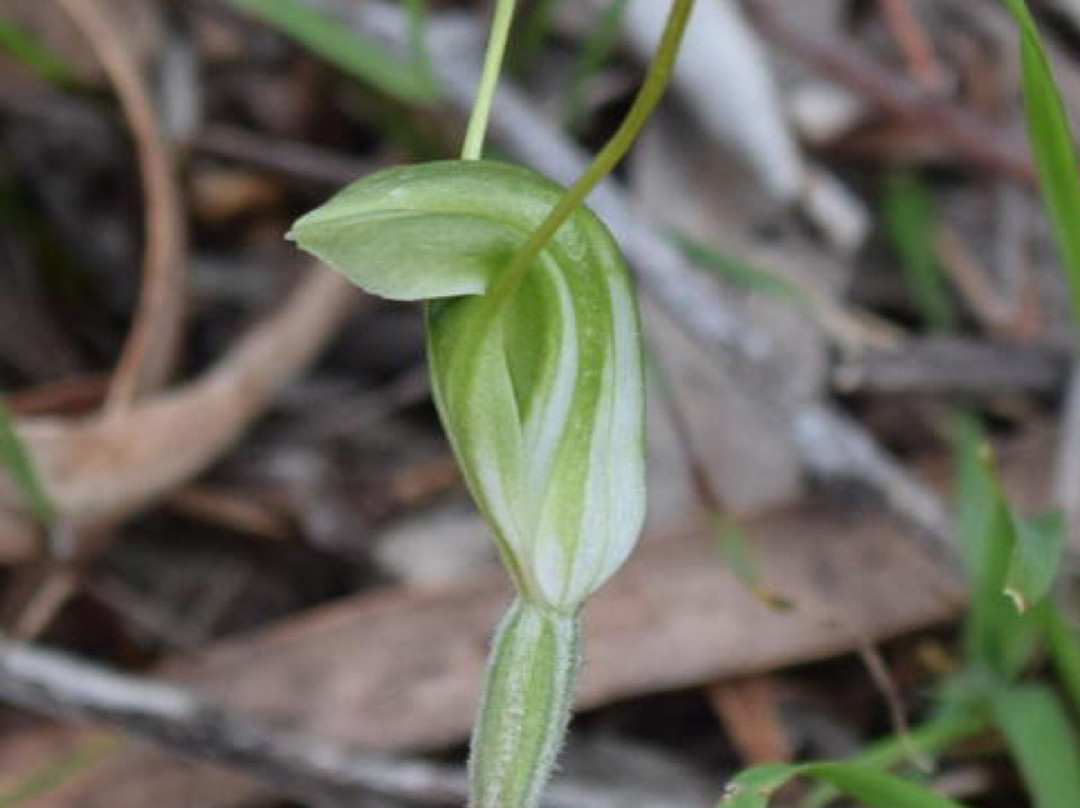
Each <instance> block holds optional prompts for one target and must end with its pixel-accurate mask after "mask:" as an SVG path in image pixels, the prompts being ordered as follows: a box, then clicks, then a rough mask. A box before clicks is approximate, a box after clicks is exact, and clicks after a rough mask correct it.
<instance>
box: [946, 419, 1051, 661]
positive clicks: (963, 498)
mask: <svg viewBox="0 0 1080 808" xmlns="http://www.w3.org/2000/svg"><path fill="white" fill-rule="evenodd" d="M959 426H960V428H959V432H958V442H957V449H956V451H957V473H958V484H957V489H958V495H959V502H958V512H959V520H958V521H959V533H960V537H961V541H962V543H963V550H964V558H965V560H966V563H967V567H968V574H969V575H970V577H971V597H970V604H969V607H968V614H967V620H966V624H965V648H966V654H967V658H968V662H969V664H971V665H974V666H976V667H977V668H979V669H981V670H984V671H989V672H991V673H993V674H994V675H996V676H999V677H1002V678H1004V679H1006V680H1008V679H1011V678H1013V677H1014V676H1016V675H1017V674H1018V673H1019V672H1020V671H1021V670H1022V669H1023V668H1024V666H1025V665H1027V663H1028V661H1029V660H1030V658H1031V656H1032V654H1033V653H1034V651H1035V649H1036V647H1037V646H1038V643H1039V641H1040V638H1041V632H1042V629H1041V626H1040V625H1039V621H1038V620H1037V619H1036V618H1035V617H1033V616H1032V615H1031V614H1030V613H1028V614H1018V613H1017V610H1016V608H1015V607H1014V606H1013V604H1012V603H1011V602H1010V601H1009V599H1008V597H1006V595H1005V590H1006V584H1007V581H1008V575H1009V570H1010V568H1011V565H1012V560H1013V555H1014V551H1015V550H1016V548H1017V546H1018V541H1017V534H1016V524H1017V519H1016V518H1015V517H1014V516H1013V514H1012V512H1011V510H1010V508H1009V504H1008V502H1007V501H1006V499H1005V494H1004V491H1003V490H1002V488H1001V483H1000V481H999V480H998V478H997V474H996V472H995V471H994V468H993V459H992V457H991V455H990V450H989V447H988V446H987V445H986V443H985V442H984V441H983V439H982V435H981V429H980V428H979V426H978V424H977V422H976V421H975V420H974V419H973V418H970V417H964V416H962V417H961V419H960V421H959Z"/></svg>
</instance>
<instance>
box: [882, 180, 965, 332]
mask: <svg viewBox="0 0 1080 808" xmlns="http://www.w3.org/2000/svg"><path fill="white" fill-rule="evenodd" d="M882 209H883V210H882V212H883V214H884V223H885V231H886V233H887V234H888V236H889V240H890V241H891V242H892V245H893V248H894V249H895V251H896V255H897V257H898V258H899V260H900V267H901V269H902V270H903V272H904V277H905V280H906V282H907V286H908V289H909V291H910V292H911V297H912V299H913V300H914V301H915V305H916V307H917V308H918V309H919V312H920V314H921V315H922V318H923V320H924V321H925V322H926V324H927V325H928V326H929V327H930V328H931V329H933V330H934V331H951V330H952V329H953V328H954V327H955V325H956V312H955V311H954V309H953V304H952V300H951V299H950V298H949V293H948V290H947V289H946V287H945V282H944V278H943V277H942V274H941V266H940V264H939V263H938V259H937V254H936V253H935V251H934V220H935V215H934V205H933V201H932V200H931V198H930V195H929V193H927V190H926V187H925V185H924V184H923V183H922V182H921V181H920V180H919V178H918V177H917V176H915V175H914V174H908V173H904V174H894V175H892V176H891V177H890V178H889V180H888V181H887V182H886V183H885V189H884V194H883V197H882Z"/></svg>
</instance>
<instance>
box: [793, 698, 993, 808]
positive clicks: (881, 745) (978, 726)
mask: <svg viewBox="0 0 1080 808" xmlns="http://www.w3.org/2000/svg"><path fill="white" fill-rule="evenodd" d="M988 723H989V718H988V716H987V714H986V710H985V709H979V708H978V707H977V706H976V705H975V704H974V703H972V702H971V701H970V700H963V703H958V704H954V705H953V706H951V707H949V708H947V709H943V710H942V711H941V712H940V714H938V715H936V716H934V717H933V718H931V719H929V720H928V721H926V722H924V723H922V724H920V725H918V726H916V727H912V728H911V729H910V730H909V731H908V732H907V734H906V736H905V737H900V736H897V735H893V736H890V737H888V738H883V739H881V740H879V741H875V742H874V743H872V744H871V745H870V746H868V747H866V748H865V749H863V750H862V751H861V752H859V753H858V754H857V755H855V756H854V757H853V758H851V759H850V760H849V761H845V762H847V763H851V764H853V765H859V766H864V767H866V768H870V769H877V770H879V771H886V770H889V769H893V768H895V767H897V766H900V765H902V764H904V763H907V762H910V761H911V759H912V753H913V752H915V753H917V754H919V755H924V756H930V757H934V756H936V755H939V754H941V752H943V751H944V750H946V749H948V748H949V747H950V746H953V745H954V744H957V743H959V742H960V741H963V740H966V739H967V738H971V737H973V736H975V735H978V734H979V733H980V732H983V731H984V730H985V729H986V727H987V725H988ZM838 796H840V792H839V791H838V790H837V789H836V788H835V787H834V786H832V785H829V784H827V783H826V784H819V785H818V786H817V787H816V788H814V790H813V791H811V792H810V794H809V795H807V798H806V800H805V801H804V804H805V805H807V806H810V808H819V807H820V806H822V805H826V804H828V803H829V802H830V801H832V800H834V799H836V798H837V797H838Z"/></svg>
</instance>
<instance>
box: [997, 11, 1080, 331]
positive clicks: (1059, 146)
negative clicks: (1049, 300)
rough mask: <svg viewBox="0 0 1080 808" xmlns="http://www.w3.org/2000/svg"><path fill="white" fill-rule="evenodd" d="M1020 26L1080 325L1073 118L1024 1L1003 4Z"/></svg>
mask: <svg viewBox="0 0 1080 808" xmlns="http://www.w3.org/2000/svg"><path fill="white" fill-rule="evenodd" d="M1002 2H1003V3H1004V4H1005V6H1006V8H1008V10H1009V11H1010V12H1011V13H1012V15H1013V17H1014V18H1015V19H1016V21H1017V23H1018V24H1019V26H1020V60H1021V63H1020V67H1021V74H1022V83H1023V88H1024V111H1025V114H1026V117H1027V128H1028V136H1029V139H1030V141H1031V151H1032V154H1033V155H1034V156H1035V163H1036V165H1037V167H1038V171H1039V180H1040V184H1041V187H1042V192H1043V198H1044V199H1045V202H1046V207H1047V211H1048V213H1049V215H1050V220H1051V222H1052V224H1053V226H1054V234H1055V236H1056V238H1057V243H1058V249H1059V250H1060V251H1061V257H1062V263H1063V264H1064V268H1065V276H1066V280H1067V281H1068V284H1069V292H1070V297H1071V298H1072V307H1073V316H1074V317H1076V318H1077V321H1078V322H1080V171H1078V168H1077V160H1076V151H1075V148H1074V146H1073V141H1072V133H1071V131H1070V128H1069V119H1068V116H1067V114H1066V112H1065V105H1064V104H1063V103H1062V101H1061V95H1060V93H1059V92H1058V89H1057V83H1056V81H1055V80H1054V74H1053V70H1052V69H1051V67H1050V60H1049V59H1048V58H1047V56H1046V52H1045V51H1044V50H1043V47H1042V42H1041V41H1040V38H1039V29H1038V28H1037V27H1036V25H1035V20H1034V18H1033V17H1032V16H1031V12H1030V11H1029V10H1028V7H1027V4H1026V3H1025V2H1024V0H1002Z"/></svg>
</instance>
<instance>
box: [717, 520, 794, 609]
mask: <svg viewBox="0 0 1080 808" xmlns="http://www.w3.org/2000/svg"><path fill="white" fill-rule="evenodd" d="M708 523H709V528H710V532H711V533H712V537H713V540H714V541H715V542H716V549H717V551H718V552H719V553H720V558H721V560H722V561H723V563H724V566H725V568H726V569H727V570H728V572H730V573H731V574H732V575H734V576H735V577H736V578H738V579H739V581H741V582H742V583H743V584H744V585H745V586H746V587H747V588H748V589H749V590H750V591H751V592H753V593H754V597H756V598H757V599H758V600H760V601H761V602H762V603H764V604H765V605H766V606H768V607H769V608H771V609H777V610H781V611H782V610H786V609H790V608H792V604H791V602H790V601H789V600H788V599H787V598H785V597H783V596H782V595H780V594H778V593H777V592H775V591H773V590H772V589H770V588H769V587H768V586H766V584H765V581H764V580H763V579H762V577H761V569H760V567H759V566H758V562H757V558H756V557H755V556H754V550H753V548H752V547H751V546H750V542H749V540H748V538H747V536H746V534H745V533H744V532H743V531H742V529H741V528H740V527H739V526H738V524H736V523H735V522H734V521H732V520H731V519H729V518H728V517H726V516H724V514H722V513H710V514H709V516H708Z"/></svg>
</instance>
